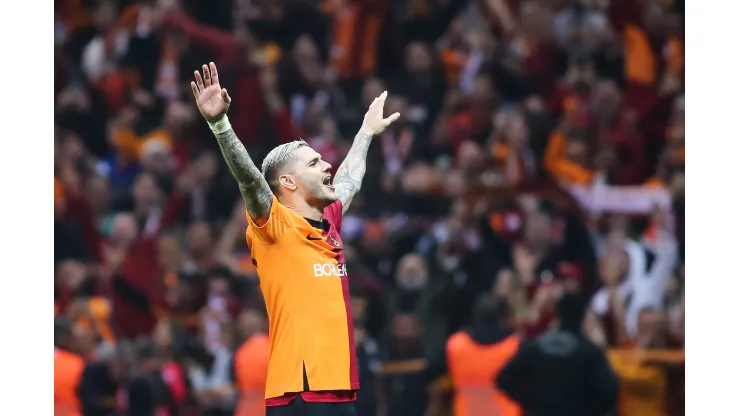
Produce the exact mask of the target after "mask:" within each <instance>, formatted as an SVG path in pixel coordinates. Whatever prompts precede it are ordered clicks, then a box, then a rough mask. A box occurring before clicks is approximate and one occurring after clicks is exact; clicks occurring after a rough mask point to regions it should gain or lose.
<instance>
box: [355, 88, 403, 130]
mask: <svg viewBox="0 0 740 416" xmlns="http://www.w3.org/2000/svg"><path fill="white" fill-rule="evenodd" d="M386 98H388V91H383V93H382V94H380V96H378V97H375V99H374V100H373V102H372V103H371V104H370V108H368V110H367V113H365V119H364V120H363V121H362V128H361V129H360V131H361V132H362V133H365V134H367V135H369V136H377V135H378V134H380V133H382V132H383V131H384V130H385V129H386V128H387V127H388V126H390V125H391V123H393V122H394V121H396V120H398V118H399V117H401V113H393V114H391V115H390V116H388V117H387V118H383V107H384V106H385V99H386Z"/></svg>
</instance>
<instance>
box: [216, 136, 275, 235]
mask: <svg viewBox="0 0 740 416" xmlns="http://www.w3.org/2000/svg"><path fill="white" fill-rule="evenodd" d="M216 140H217V141H218V146H219V147H220V148H221V154H223V155H224V160H226V165H227V166H228V167H229V170H230V171H231V174H232V175H233V176H234V179H236V182H237V183H238V184H239V191H241V194H242V198H244V202H246V204H247V212H249V215H250V216H251V217H252V219H253V220H254V222H255V224H257V225H262V224H264V222H265V221H267V217H268V216H269V213H270V207H271V206H272V191H271V190H270V187H269V186H268V185H267V181H266V180H265V178H264V176H262V172H261V171H260V170H259V168H257V166H256V165H255V164H254V162H253V161H252V158H250V157H249V153H247V149H246V148H245V147H244V145H243V144H242V142H241V140H239V138H238V137H236V134H235V133H234V130H233V129H228V130H227V131H225V132H223V133H216Z"/></svg>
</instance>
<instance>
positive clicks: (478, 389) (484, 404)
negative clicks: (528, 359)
mask: <svg viewBox="0 0 740 416" xmlns="http://www.w3.org/2000/svg"><path fill="white" fill-rule="evenodd" d="M518 349H519V337H517V336H516V335H511V336H509V337H507V338H505V339H503V340H502V341H500V342H498V343H496V344H491V345H481V344H478V343H477V342H475V341H474V340H473V339H472V338H471V337H470V335H468V334H467V333H466V332H457V333H455V334H453V335H452V336H451V337H450V339H449V340H448V341H447V364H448V367H449V375H450V380H451V381H452V387H453V389H454V391H455V396H454V414H455V416H479V415H487V416H521V409H520V408H519V406H518V405H517V404H516V403H515V402H514V401H512V400H511V399H510V398H508V397H507V396H506V395H505V394H504V393H502V392H500V391H499V390H498V389H496V388H495V386H494V380H495V379H496V377H497V376H498V373H499V372H500V371H501V369H502V368H503V367H504V366H505V365H506V363H507V362H508V361H509V360H510V359H511V357H513V356H514V354H515V353H516V351H517V350H518Z"/></svg>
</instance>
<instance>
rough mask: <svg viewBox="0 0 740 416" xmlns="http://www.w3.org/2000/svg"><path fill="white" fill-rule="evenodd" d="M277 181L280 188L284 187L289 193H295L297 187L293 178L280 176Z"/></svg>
mask: <svg viewBox="0 0 740 416" xmlns="http://www.w3.org/2000/svg"><path fill="white" fill-rule="evenodd" d="M278 181H279V182H280V186H284V187H286V188H288V189H290V190H291V191H295V190H296V188H297V187H298V185H296V183H295V180H293V176H291V175H280V177H279V178H278Z"/></svg>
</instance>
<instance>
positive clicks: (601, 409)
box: [496, 330, 618, 416]
mask: <svg viewBox="0 0 740 416" xmlns="http://www.w3.org/2000/svg"><path fill="white" fill-rule="evenodd" d="M496 383H497V385H498V386H497V387H498V388H499V389H500V390H502V391H503V392H504V393H506V394H507V395H509V396H510V397H511V398H512V399H514V400H515V401H516V402H518V403H519V405H520V406H521V407H522V410H523V412H524V415H525V416H560V415H562V416H566V415H567V416H602V415H604V414H607V413H608V412H609V411H611V410H613V409H614V406H615V404H616V399H617V392H618V384H617V378H616V375H615V374H614V372H613V371H612V369H611V367H610V366H609V363H608V361H607V359H606V356H605V354H604V352H603V351H602V350H601V349H600V348H599V347H598V346H596V345H595V344H594V343H592V342H591V341H589V340H587V339H586V338H585V337H584V336H583V335H581V334H580V333H578V332H575V331H567V330H556V331H550V332H547V333H545V334H543V335H541V336H539V337H537V338H536V339H535V340H534V341H532V342H530V343H527V344H525V345H523V346H522V348H521V349H520V350H519V351H518V352H517V354H516V355H515V356H514V358H512V360H511V361H510V362H509V364H507V365H506V367H504V369H503V370H502V371H501V373H500V374H499V376H498V378H497V380H496Z"/></svg>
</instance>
